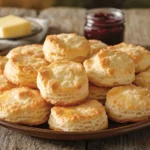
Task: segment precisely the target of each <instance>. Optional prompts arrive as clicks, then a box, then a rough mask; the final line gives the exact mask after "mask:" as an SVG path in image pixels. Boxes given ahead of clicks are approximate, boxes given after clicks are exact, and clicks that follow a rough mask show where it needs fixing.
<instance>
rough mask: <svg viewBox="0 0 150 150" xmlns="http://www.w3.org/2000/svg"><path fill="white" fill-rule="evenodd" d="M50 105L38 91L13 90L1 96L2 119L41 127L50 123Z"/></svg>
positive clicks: (0, 116)
mask: <svg viewBox="0 0 150 150" xmlns="http://www.w3.org/2000/svg"><path fill="white" fill-rule="evenodd" d="M50 108H51V107H50V105H48V104H47V103H46V101H45V100H44V99H43V98H42V97H41V96H40V93H39V91H38V90H33V89H30V88H27V87H19V88H13V89H11V90H9V91H5V92H4V93H3V94H1V95H0V119H2V120H5V121H9V122H13V123H18V124H25V125H31V126H33V125H39V124H42V123H45V122H46V121H48V118H49V114H50Z"/></svg>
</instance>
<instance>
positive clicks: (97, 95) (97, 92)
mask: <svg viewBox="0 0 150 150" xmlns="http://www.w3.org/2000/svg"><path fill="white" fill-rule="evenodd" d="M110 89H111V88H107V87H98V86H95V85H92V84H89V95H88V97H87V99H96V100H98V101H99V102H101V103H102V104H105V100H106V94H107V92H108V91H109V90H110Z"/></svg>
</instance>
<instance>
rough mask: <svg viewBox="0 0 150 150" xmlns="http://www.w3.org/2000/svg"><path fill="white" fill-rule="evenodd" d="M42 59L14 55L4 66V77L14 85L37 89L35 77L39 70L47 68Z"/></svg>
mask: <svg viewBox="0 0 150 150" xmlns="http://www.w3.org/2000/svg"><path fill="white" fill-rule="evenodd" d="M48 64H49V63H48V62H47V61H46V60H45V59H44V58H36V57H33V56H29V55H15V56H13V57H12V58H9V60H8V62H7V63H6V65H5V69H4V75H5V77H6V78H7V79H8V80H9V81H11V82H12V83H14V84H17V85H21V86H27V87H31V88H37V85H36V77H37V72H38V70H39V69H40V68H42V67H45V66H48Z"/></svg>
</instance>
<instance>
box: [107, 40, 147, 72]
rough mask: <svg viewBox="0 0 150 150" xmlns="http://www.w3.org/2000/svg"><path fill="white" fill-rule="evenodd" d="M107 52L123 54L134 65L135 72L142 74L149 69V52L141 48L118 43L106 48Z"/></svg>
mask: <svg viewBox="0 0 150 150" xmlns="http://www.w3.org/2000/svg"><path fill="white" fill-rule="evenodd" d="M107 48H108V50H118V51H122V52H125V53H126V54H127V55H128V56H129V57H130V58H131V59H132V60H133V61H134V63H135V72H136V73H138V72H142V71H144V70H146V69H147V68H148V67H150V52H149V51H148V50H146V49H145V48H144V47H142V46H136V45H133V44H126V43H124V42H123V43H120V44H117V45H114V46H109V47H107Z"/></svg>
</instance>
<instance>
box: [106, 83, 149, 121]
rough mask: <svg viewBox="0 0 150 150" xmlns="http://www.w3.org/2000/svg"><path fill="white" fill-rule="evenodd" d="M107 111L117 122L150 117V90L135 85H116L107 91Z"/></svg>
mask: <svg viewBox="0 0 150 150" xmlns="http://www.w3.org/2000/svg"><path fill="white" fill-rule="evenodd" d="M105 107H106V111H107V114H108V116H109V117H110V118H111V119H112V120H115V121H117V122H139V121H142V120H146V119H148V118H150V90H149V89H147V88H143V87H136V86H134V85H127V86H120V87H114V88H112V89H111V90H110V91H109V92H108V93H107V98H106V103H105Z"/></svg>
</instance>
